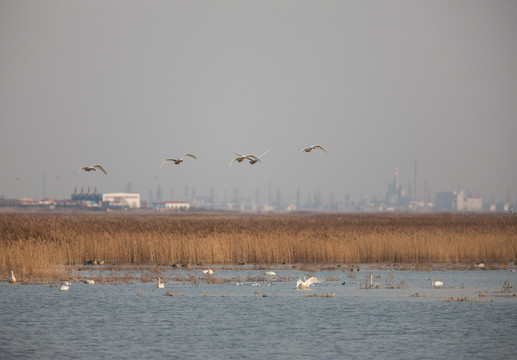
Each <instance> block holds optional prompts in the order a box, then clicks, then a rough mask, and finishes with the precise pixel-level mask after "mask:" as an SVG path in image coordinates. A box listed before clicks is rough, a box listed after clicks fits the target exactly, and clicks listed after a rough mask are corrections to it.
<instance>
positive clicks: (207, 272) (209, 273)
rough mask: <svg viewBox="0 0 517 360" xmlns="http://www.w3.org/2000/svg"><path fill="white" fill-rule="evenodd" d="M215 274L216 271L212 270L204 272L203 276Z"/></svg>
mask: <svg viewBox="0 0 517 360" xmlns="http://www.w3.org/2000/svg"><path fill="white" fill-rule="evenodd" d="M213 273H214V270H212V269H207V270H203V274H208V275H212V274H213Z"/></svg>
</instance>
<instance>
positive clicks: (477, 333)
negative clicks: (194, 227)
mask: <svg viewBox="0 0 517 360" xmlns="http://www.w3.org/2000/svg"><path fill="white" fill-rule="evenodd" d="M179 271H183V270H175V272H173V271H170V272H163V273H161V276H162V278H165V279H166V280H167V284H166V285H165V288H164V289H158V288H157V286H156V283H155V282H154V283H153V282H134V283H130V284H125V285H113V284H95V285H86V284H83V283H74V284H72V286H71V288H70V290H69V291H60V290H59V287H49V285H23V284H19V283H17V284H14V285H11V284H8V283H5V282H3V283H1V284H0V299H1V301H2V311H1V313H0V358H1V359H19V358H25V359H48V358H52V359H56V358H57V359H71V358H80V359H82V358H101V359H102V358H114V359H144V358H145V359H158V358H180V359H183V358H191V359H192V358H193V359H207V358H210V359H314V358H318V359H450V358H458V359H466V358H469V359H517V296H516V293H517V291H516V283H517V272H511V271H509V270H497V271H496V270H494V271H492V270H490V271H433V272H424V271H395V272H393V275H394V277H393V278H391V277H390V274H391V272H390V271H378V270H372V271H370V272H368V271H360V272H355V273H354V276H355V278H352V277H349V276H351V273H347V272H343V271H321V272H317V273H315V275H316V276H318V277H319V278H321V279H322V280H323V281H322V283H320V284H318V285H317V286H315V287H311V288H310V289H308V290H297V289H295V283H296V279H297V278H299V277H302V276H303V275H304V272H302V271H297V270H281V271H278V270H275V271H276V273H277V276H276V277H273V278H272V280H273V281H272V282H271V283H272V284H271V285H264V283H263V282H261V285H257V284H255V281H248V282H246V281H243V282H242V283H239V285H237V284H236V282H235V281H233V280H232V281H230V282H223V283H219V284H209V283H207V282H206V281H203V280H202V279H204V278H206V275H203V274H201V271H199V270H196V271H186V270H185V271H184V273H185V274H189V275H192V274H193V275H195V276H196V277H198V278H199V279H200V280H199V281H197V284H193V283H191V282H185V281H172V280H171V279H173V278H174V276H175V274H178V272H179ZM370 273H371V274H373V275H374V279H373V281H374V282H378V283H380V284H381V288H379V289H375V288H374V289H369V288H367V286H365V285H367V284H369V278H368V277H367V275H368V274H370ZM263 274H264V270H250V271H247V270H246V271H234V270H231V271H230V270H225V271H223V270H216V271H215V273H214V274H213V275H212V276H217V277H219V278H221V279H235V278H236V277H241V278H242V279H246V278H248V279H250V278H253V276H256V277H260V276H264V275H263ZM379 276H380V277H379ZM431 276H433V277H434V278H435V279H436V280H441V281H443V282H444V286H443V287H442V288H440V289H433V288H431V282H430V280H429V278H430V277H431ZM278 279H282V281H275V280H278ZM343 281H344V282H345V283H346V284H345V285H342V283H343ZM387 287H388V288H387ZM390 287H394V288H390ZM167 291H169V292H172V293H173V294H174V295H175V296H164V294H165V293H166V292H167ZM480 294H481V296H480ZM459 300H466V301H459Z"/></svg>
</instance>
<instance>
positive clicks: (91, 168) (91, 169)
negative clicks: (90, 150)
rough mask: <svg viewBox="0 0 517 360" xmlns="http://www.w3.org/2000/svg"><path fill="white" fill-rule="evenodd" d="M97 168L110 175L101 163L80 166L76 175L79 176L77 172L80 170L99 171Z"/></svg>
mask: <svg viewBox="0 0 517 360" xmlns="http://www.w3.org/2000/svg"><path fill="white" fill-rule="evenodd" d="M97 169H99V170H101V171H102V172H103V173H104V174H106V175H108V173H107V172H106V170H104V168H103V167H102V166H101V165H99V164H97V165H90V166H83V167H81V168H79V170H77V173H76V174H75V176H77V174H79V172H80V171H81V170H84V171H88V172H90V171H97Z"/></svg>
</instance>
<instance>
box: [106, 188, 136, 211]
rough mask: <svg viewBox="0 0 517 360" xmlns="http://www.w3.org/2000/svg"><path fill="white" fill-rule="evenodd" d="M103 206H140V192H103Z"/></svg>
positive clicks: (134, 207)
mask: <svg viewBox="0 0 517 360" xmlns="http://www.w3.org/2000/svg"><path fill="white" fill-rule="evenodd" d="M102 205H103V207H119V208H130V209H139V208H140V194H134V193H121V192H120V193H109V194H102Z"/></svg>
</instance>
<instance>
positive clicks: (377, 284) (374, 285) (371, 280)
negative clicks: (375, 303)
mask: <svg viewBox="0 0 517 360" xmlns="http://www.w3.org/2000/svg"><path fill="white" fill-rule="evenodd" d="M372 287H374V288H376V289H379V288H380V287H381V284H379V283H375V284H374V283H373V275H372V274H370V288H372Z"/></svg>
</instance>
